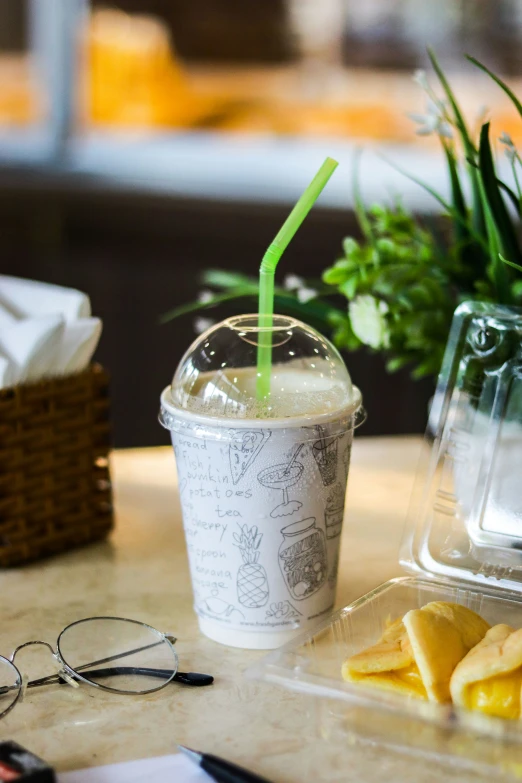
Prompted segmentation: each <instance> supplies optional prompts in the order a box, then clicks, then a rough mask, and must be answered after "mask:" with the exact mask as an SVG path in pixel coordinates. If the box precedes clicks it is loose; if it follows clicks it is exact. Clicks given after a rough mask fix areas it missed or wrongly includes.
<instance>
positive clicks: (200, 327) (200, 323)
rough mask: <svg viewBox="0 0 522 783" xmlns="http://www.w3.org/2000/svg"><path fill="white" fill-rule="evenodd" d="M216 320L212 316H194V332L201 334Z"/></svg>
mask: <svg viewBox="0 0 522 783" xmlns="http://www.w3.org/2000/svg"><path fill="white" fill-rule="evenodd" d="M215 323H216V322H215V321H214V320H213V319H212V318H201V317H200V318H194V320H193V322H192V326H193V327H194V331H195V332H196V334H203V332H206V331H207V329H210V327H211V326H214V324H215Z"/></svg>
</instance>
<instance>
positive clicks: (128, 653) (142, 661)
mask: <svg viewBox="0 0 522 783" xmlns="http://www.w3.org/2000/svg"><path fill="white" fill-rule="evenodd" d="M58 651H59V653H60V655H61V657H62V660H63V661H64V663H66V664H67V666H69V667H70V668H71V669H73V670H74V671H75V672H76V673H78V674H79V675H80V676H81V677H82V678H83V679H84V680H87V681H88V682H91V683H94V684H95V685H99V686H100V687H103V688H108V689H110V690H115V691H122V692H126V693H149V692H151V691H155V690H158V689H159V688H161V687H163V685H166V684H167V683H168V682H169V681H170V680H171V679H172V678H173V677H174V675H175V673H176V671H177V655H176V653H175V651H174V649H173V647H172V645H171V644H170V643H169V642H168V641H167V640H166V639H165V638H164V636H163V634H161V633H160V632H159V631H156V630H155V629H154V628H151V627H150V626H148V625H143V624H142V623H137V622H134V621H132V620H124V619H119V618H111V617H95V618H91V619H87V620H80V621H79V622H77V623H73V624H72V625H69V626H68V627H67V628H65V629H64V631H62V633H61V634H60V637H59V639H58Z"/></svg>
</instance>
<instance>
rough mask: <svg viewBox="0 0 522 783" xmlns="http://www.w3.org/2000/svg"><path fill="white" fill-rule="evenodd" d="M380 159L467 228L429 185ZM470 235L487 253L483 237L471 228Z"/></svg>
mask: <svg viewBox="0 0 522 783" xmlns="http://www.w3.org/2000/svg"><path fill="white" fill-rule="evenodd" d="M380 157H381V158H382V159H383V160H384V161H386V163H387V164H388V165H389V166H391V167H392V168H393V169H395V171H398V172H399V173H400V174H402V175H403V176H404V177H407V178H408V179H409V180H411V181H412V182H415V184H416V185H419V186H420V187H421V188H422V189H423V190H425V191H426V192H427V193H429V194H430V196H433V198H434V199H435V200H436V201H437V202H438V203H439V204H440V205H441V207H443V208H444V209H445V210H446V212H447V213H448V215H450V217H452V218H453V220H455V221H457V222H458V223H461V224H462V225H464V226H467V227H468V228H469V222H468V221H467V220H466V221H463V219H462V216H461V215H460V214H459V213H458V212H457V210H456V209H454V208H453V207H452V205H451V204H449V203H448V202H447V201H445V200H444V199H443V198H442V196H441V195H440V194H439V193H437V191H436V190H435V189H434V188H432V187H431V186H430V185H427V184H426V183H425V182H423V181H422V180H421V179H419V178H418V177H416V176H415V175H414V174H410V173H409V172H408V171H405V170H404V169H403V168H402V167H401V166H398V165H397V164H396V163H394V162H393V161H391V160H389V159H388V158H386V157H385V156H384V155H380ZM470 233H471V236H472V237H473V239H475V241H476V242H477V243H478V244H479V245H480V246H481V247H482V249H483V250H485V252H486V253H489V247H488V244H487V241H486V240H485V239H484V237H483V236H481V235H480V234H478V233H477V232H476V231H475V230H474V229H473V228H470Z"/></svg>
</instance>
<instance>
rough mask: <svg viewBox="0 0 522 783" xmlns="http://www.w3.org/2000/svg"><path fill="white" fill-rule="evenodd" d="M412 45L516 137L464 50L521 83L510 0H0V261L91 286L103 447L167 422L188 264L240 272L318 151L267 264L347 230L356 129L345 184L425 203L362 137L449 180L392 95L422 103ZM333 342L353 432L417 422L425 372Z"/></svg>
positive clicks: (312, 269)
mask: <svg viewBox="0 0 522 783" xmlns="http://www.w3.org/2000/svg"><path fill="white" fill-rule="evenodd" d="M427 44H431V45H432V46H434V47H435V49H436V51H437V54H438V57H439V60H440V61H441V62H442V63H443V65H444V67H445V69H446V71H447V72H448V73H449V74H450V75H451V78H452V83H453V84H454V85H455V87H456V92H457V93H458V96H459V98H460V100H461V101H462V103H463V105H464V107H465V108H466V109H468V110H469V113H470V116H471V117H473V113H475V114H476V113H477V112H478V111H479V110H480V107H481V106H483V105H484V104H486V105H487V106H488V107H489V108H490V109H492V110H493V114H494V118H495V123H497V124H498V128H501V129H502V130H504V131H507V132H509V133H510V134H511V136H512V137H513V139H514V141H515V142H517V141H520V129H519V127H518V126H516V125H515V118H514V116H513V112H512V111H509V109H508V106H507V104H506V103H504V102H503V97H502V93H501V91H500V90H498V89H495V87H494V85H492V84H491V83H488V81H487V80H485V79H484V78H481V76H480V74H478V73H477V71H476V70H475V71H472V70H471V68H467V67H466V65H465V61H464V58H463V53H464V52H469V53H471V54H473V55H475V56H476V57H478V58H479V59H481V60H482V61H484V62H486V63H487V64H488V66H489V67H490V68H492V69H493V70H495V71H496V72H497V73H499V74H500V75H502V76H504V77H506V78H507V79H508V80H509V81H510V84H512V85H513V86H514V87H515V89H516V88H517V86H522V85H520V84H519V82H520V77H522V59H521V44H522V0H438V2H436V3H427V2H425V1H424V0H364V2H361V0H263V2H259V0H197V2H189V1H188V0H122V2H117V3H111V4H110V6H109V5H108V4H107V3H100V2H97V1H94V2H90V3H89V2H87V0H0V271H1V272H2V273H4V274H12V275H18V276H21V277H28V278H35V279H39V280H44V281H48V282H53V283H57V284H60V285H66V286H73V287H77V288H80V289H82V290H84V291H86V292H87V293H88V294H89V295H90V297H91V300H92V306H93V312H94V314H96V315H98V316H100V317H102V319H103V322H104V333H103V337H102V340H101V343H100V347H99V350H98V353H97V358H98V359H99V361H101V362H102V363H103V364H104V365H105V366H106V368H107V369H108V370H109V371H110V373H111V376H112V393H113V418H114V437H115V443H116V445H117V446H143V445H153V444H157V443H162V442H165V433H164V431H163V430H162V428H161V427H160V426H159V425H158V424H157V418H156V417H157V409H158V399H159V394H160V391H161V389H162V388H163V387H164V386H165V385H166V384H167V383H168V382H169V381H170V378H171V376H172V373H173V371H174V369H175V366H176V364H177V362H178V361H179V359H180V357H181V355H182V353H183V352H184V350H185V349H186V348H187V347H188V345H189V344H190V342H191V341H192V340H193V339H194V337H195V332H194V325H193V320H194V319H193V318H192V317H190V316H187V317H185V318H182V319H180V320H176V321H174V322H171V323H169V324H166V325H160V324H159V317H160V315H161V314H162V313H163V312H165V311H166V310H168V309H170V308H172V307H174V306H176V305H179V304H182V303H184V302H187V301H189V300H192V299H194V298H195V297H196V296H197V294H198V291H199V289H200V285H199V284H198V280H197V276H198V273H199V272H200V271H202V270H203V269H206V268H209V267H218V268H227V269H238V270H242V271H246V272H249V273H252V274H255V273H256V270H257V268H258V265H259V261H260V259H261V256H262V254H263V251H264V250H265V248H266V246H267V244H268V242H269V241H270V240H271V238H272V237H273V235H274V234H275V232H276V231H277V229H278V228H279V226H280V224H281V223H282V221H283V219H284V218H285V216H286V214H287V213H288V211H289V207H290V206H291V205H292V204H293V202H294V201H295V200H296V199H297V197H298V196H299V195H300V193H301V191H302V190H303V188H304V187H305V185H306V184H307V183H308V181H309V179H310V177H311V175H312V174H313V173H314V172H315V170H316V169H317V168H318V166H319V165H320V163H321V162H322V160H323V159H324V157H325V156H326V155H331V156H333V157H335V158H337V159H338V160H339V161H340V163H341V166H340V167H339V169H338V171H337V172H336V175H335V177H334V178H333V179H332V181H331V183H330V185H329V187H328V189H327V191H325V193H324V194H323V196H322V197H321V199H320V201H319V203H318V205H317V208H315V209H314V210H313V212H312V213H311V214H310V217H309V218H308V220H307V222H306V223H305V224H304V226H303V228H302V229H301V231H300V233H299V234H298V235H297V237H296V238H295V240H294V242H293V243H292V245H291V246H290V248H289V250H288V251H287V253H286V254H285V258H284V261H283V262H282V264H281V268H282V271H281V273H280V274H281V275H284V273H293V274H298V275H302V276H305V277H306V276H312V277H313V276H314V275H315V276H317V275H319V274H320V272H321V270H322V269H323V268H324V267H325V266H327V265H329V264H330V263H331V262H333V261H334V260H335V258H336V257H337V255H338V254H339V251H340V248H341V243H342V240H343V238H344V237H346V236H350V235H356V234H357V228H356V222H355V219H354V214H353V197H352V170H353V158H354V151H355V150H356V149H357V148H358V147H360V146H363V147H365V148H366V150H367V151H366V153H365V155H364V159H363V166H362V177H361V181H362V189H363V194H364V196H365V199H366V200H368V201H369V202H372V201H374V200H376V199H389V198H390V194H391V195H393V193H397V192H400V193H401V195H402V198H403V202H404V203H405V204H406V205H407V206H409V207H411V208H413V209H415V210H416V211H417V212H420V213H422V214H424V215H426V218H427V219H428V220H429V219H430V216H431V215H432V211H433V210H434V209H435V206H436V205H435V204H434V203H433V202H432V201H431V200H430V198H429V196H427V195H426V194H425V193H424V192H423V191H421V190H420V189H418V188H417V187H416V186H415V185H414V184H412V183H411V182H410V181H409V180H407V179H405V178H403V177H402V176H401V175H400V174H399V173H398V172H396V171H395V170H393V169H391V168H390V167H388V166H387V165H386V163H384V162H383V161H382V159H381V158H380V157H379V155H378V153H380V152H384V153H385V155H387V156H389V157H393V158H394V160H395V162H397V163H398V164H399V165H401V166H403V167H404V168H406V169H408V170H409V171H412V172H414V173H417V174H419V173H420V172H422V176H423V177H424V179H425V180H426V181H428V182H430V183H431V184H433V185H436V186H437V187H438V188H439V189H441V190H442V191H445V190H446V189H447V184H446V182H445V171H444V167H443V165H441V156H440V153H439V150H438V147H437V144H436V141H434V140H433V139H431V138H427V139H424V138H419V137H417V136H415V135H414V130H413V127H412V123H411V121H410V120H409V119H408V118H407V116H406V113H407V112H419V111H424V109H425V107H424V102H423V97H422V94H421V91H420V90H419V88H418V86H417V85H415V84H414V82H413V80H412V73H413V71H414V70H415V69H418V68H424V67H426V61H427V57H426V45H427ZM226 314H227V311H226V309H223V311H222V312H220V313H218V316H220V317H224V316H225V315H226ZM345 358H347V360H348V364H349V367H350V370H351V372H352V376H353V378H354V380H355V382H356V383H357V384H358V385H359V386H360V387H361V388H362V390H363V394H364V395H365V402H366V403H367V406H368V409H369V419H368V423H367V424H366V425H365V428H364V432H365V434H382V433H396V432H420V431H422V430H423V428H424V426H425V419H426V412H427V404H428V400H429V398H430V396H431V394H432V393H433V385H432V383H431V382H430V381H423V382H421V383H415V382H413V381H411V380H410V378H409V375H408V372H407V371H404V372H401V373H398V374H396V375H394V376H388V375H386V373H385V371H384V366H383V361H382V359H381V357H380V356H376V355H370V354H364V353H358V354H355V355H353V356H348V357H345Z"/></svg>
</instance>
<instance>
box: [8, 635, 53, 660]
mask: <svg viewBox="0 0 522 783" xmlns="http://www.w3.org/2000/svg"><path fill="white" fill-rule="evenodd" d="M33 644H42V645H43V646H44V647H47V649H48V650H50V651H51V654H52V655H54V657H56V654H57V653H56V650H54V649H53V647H51V645H50V644H49V642H42V641H40V640H38V639H35V640H34V641H32V642H24V643H23V644H19V645H18V647H15V649H14V650H13V652H12V653H11V657H10V658H9V660H10V661H11V663H14V659H15V658H16V655H17V653H19V652H20V650H23V649H24V647H30V646H31V645H33Z"/></svg>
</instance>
